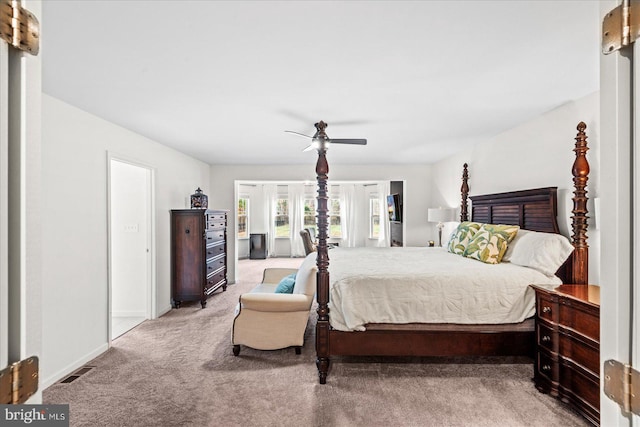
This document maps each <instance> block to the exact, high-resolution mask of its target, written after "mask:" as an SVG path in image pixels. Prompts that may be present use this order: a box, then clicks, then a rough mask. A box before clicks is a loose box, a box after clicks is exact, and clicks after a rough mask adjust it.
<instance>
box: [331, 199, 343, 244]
mask: <svg viewBox="0 0 640 427" xmlns="http://www.w3.org/2000/svg"><path fill="white" fill-rule="evenodd" d="M329 237H333V238H336V239H339V238H342V225H341V224H340V200H339V199H329Z"/></svg>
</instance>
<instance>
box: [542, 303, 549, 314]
mask: <svg viewBox="0 0 640 427" xmlns="http://www.w3.org/2000/svg"><path fill="white" fill-rule="evenodd" d="M542 312H543V313H551V307H548V306H546V305H545V306H544V307H542Z"/></svg>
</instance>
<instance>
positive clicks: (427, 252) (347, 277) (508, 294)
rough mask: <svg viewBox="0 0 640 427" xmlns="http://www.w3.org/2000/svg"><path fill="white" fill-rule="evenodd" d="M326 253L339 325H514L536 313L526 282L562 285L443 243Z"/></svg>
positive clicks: (335, 320)
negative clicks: (455, 250)
mask: <svg viewBox="0 0 640 427" xmlns="http://www.w3.org/2000/svg"><path fill="white" fill-rule="evenodd" d="M310 256H312V257H314V258H315V255H313V254H312V255H310ZM329 258H330V261H329V273H330V294H329V308H330V315H329V318H330V322H331V326H332V327H333V328H335V329H338V330H341V331H363V330H365V327H364V325H366V324H367V323H459V324H474V323H475V324H481V323H482V324H500V323H518V322H522V321H523V320H524V319H526V318H528V317H531V316H533V314H534V309H535V295H534V292H533V290H532V289H531V288H530V287H529V285H530V284H536V285H542V286H545V285H547V286H548V287H549V289H551V288H553V287H555V286H557V285H559V284H561V281H560V279H558V278H557V277H554V278H550V277H547V276H545V275H544V274H542V273H540V272H538V271H536V270H534V269H531V268H527V267H520V266H517V265H513V264H510V263H501V264H497V265H490V264H485V263H482V262H480V261H476V260H472V259H468V258H464V257H462V256H460V255H454V254H451V253H449V252H447V251H446V249H444V248H335V249H332V250H331V251H330V252H329Z"/></svg>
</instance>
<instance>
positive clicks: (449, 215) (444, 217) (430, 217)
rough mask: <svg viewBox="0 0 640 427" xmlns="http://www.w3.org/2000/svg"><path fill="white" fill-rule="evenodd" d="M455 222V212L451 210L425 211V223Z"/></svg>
mask: <svg viewBox="0 0 640 427" xmlns="http://www.w3.org/2000/svg"><path fill="white" fill-rule="evenodd" d="M455 220H456V210H455V209H452V208H429V210H428V211H427V221H429V222H451V221H455Z"/></svg>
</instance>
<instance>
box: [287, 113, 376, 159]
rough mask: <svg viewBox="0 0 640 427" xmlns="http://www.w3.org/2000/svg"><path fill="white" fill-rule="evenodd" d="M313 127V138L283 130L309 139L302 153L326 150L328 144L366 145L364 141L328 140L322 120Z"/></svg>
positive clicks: (325, 125) (325, 126)
mask: <svg viewBox="0 0 640 427" xmlns="http://www.w3.org/2000/svg"><path fill="white" fill-rule="evenodd" d="M314 126H315V127H316V133H315V134H314V135H313V136H310V135H305V134H303V133H300V132H294V131H292V130H285V132H287V133H293V134H296V135H300V136H304V137H305V138H311V145H309V146H308V147H307V148H305V149H304V150H302V151H309V150H313V149H314V148H315V149H316V150H319V149H324V150H326V149H328V148H329V145H330V144H355V145H367V140H366V139H344V138H343V139H331V138H329V136H327V133H326V132H325V129H326V128H327V126H329V125H328V124H326V123H325V122H323V121H322V120H320V121H319V122H318V123H316V124H315V125H314Z"/></svg>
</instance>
